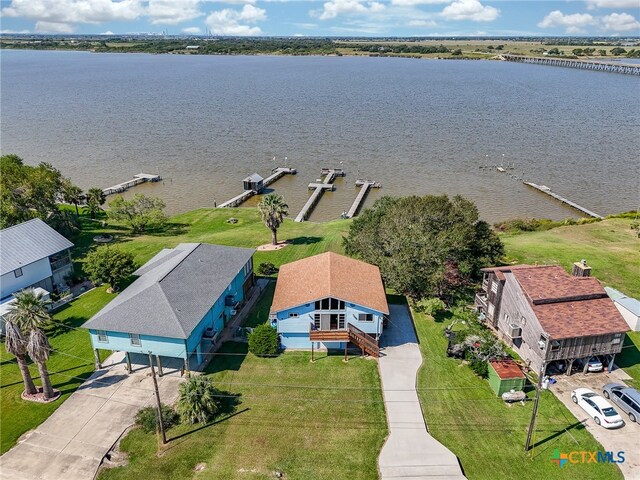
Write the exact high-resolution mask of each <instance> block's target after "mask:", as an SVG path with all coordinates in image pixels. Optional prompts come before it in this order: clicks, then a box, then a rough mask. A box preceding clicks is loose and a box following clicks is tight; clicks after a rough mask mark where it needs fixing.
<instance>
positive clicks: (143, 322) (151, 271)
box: [83, 243, 254, 338]
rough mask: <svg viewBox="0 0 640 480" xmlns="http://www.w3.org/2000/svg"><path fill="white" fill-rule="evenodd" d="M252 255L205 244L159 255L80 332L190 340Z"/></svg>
mask: <svg viewBox="0 0 640 480" xmlns="http://www.w3.org/2000/svg"><path fill="white" fill-rule="evenodd" d="M253 252H254V250H253V249H248V248H236V247H226V246H222V245H210V244H206V243H181V244H180V245H178V246H177V247H176V248H173V249H164V250H162V251H160V252H159V253H158V254H157V255H156V256H155V257H153V258H152V259H151V260H149V261H148V262H147V263H146V264H145V265H143V266H142V267H141V268H139V269H138V270H137V271H136V272H135V274H136V275H140V277H139V278H138V279H137V280H136V281H135V282H133V283H132V284H131V285H129V286H128V287H127V288H126V289H125V290H123V291H122V293H120V294H119V295H118V296H117V297H116V298H115V299H114V300H112V301H111V302H110V303H109V304H108V305H107V306H105V307H104V308H103V309H102V310H100V311H99V312H98V313H97V314H96V315H94V316H93V317H92V318H91V319H90V320H89V321H88V322H86V323H85V324H84V325H83V327H84V328H91V329H95V330H107V331H114V332H124V333H138V334H144V335H157V336H160V337H169V338H189V335H190V334H191V332H192V331H193V329H194V328H195V327H196V326H197V325H198V323H199V322H200V320H202V318H203V317H204V315H205V314H206V313H207V312H208V311H209V309H211V307H212V306H213V304H214V302H215V301H216V300H217V299H218V298H220V296H222V295H223V294H224V293H225V290H226V289H227V287H228V286H229V285H230V284H231V282H232V281H233V279H234V278H235V277H236V275H237V274H238V273H239V272H240V271H241V270H242V269H243V268H244V266H245V265H246V263H247V262H248V261H249V259H250V258H251V256H252V255H253Z"/></svg>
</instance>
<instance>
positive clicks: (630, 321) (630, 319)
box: [613, 301, 640, 332]
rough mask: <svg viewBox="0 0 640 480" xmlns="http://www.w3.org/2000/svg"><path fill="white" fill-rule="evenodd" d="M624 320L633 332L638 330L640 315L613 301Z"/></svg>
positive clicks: (639, 330)
mask: <svg viewBox="0 0 640 480" xmlns="http://www.w3.org/2000/svg"><path fill="white" fill-rule="evenodd" d="M613 303H614V305H615V306H616V308H617V309H618V311H619V312H620V315H622V318H624V321H625V322H627V325H629V328H630V329H631V330H633V331H634V332H640V317H639V316H638V315H636V314H635V313H633V312H632V311H631V310H628V309H627V308H626V307H625V306H624V305H620V304H619V303H618V302H616V301H614V302H613Z"/></svg>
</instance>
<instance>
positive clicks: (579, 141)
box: [0, 50, 640, 222]
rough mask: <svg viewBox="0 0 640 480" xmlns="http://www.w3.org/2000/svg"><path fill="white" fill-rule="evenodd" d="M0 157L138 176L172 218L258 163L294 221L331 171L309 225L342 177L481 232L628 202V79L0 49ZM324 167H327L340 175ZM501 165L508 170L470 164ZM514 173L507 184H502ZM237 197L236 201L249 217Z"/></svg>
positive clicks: (342, 184)
mask: <svg viewBox="0 0 640 480" xmlns="http://www.w3.org/2000/svg"><path fill="white" fill-rule="evenodd" d="M0 66H1V86H2V89H1V103H2V106H1V118H0V120H1V131H0V133H1V148H2V153H3V154H4V153H16V154H18V155H20V156H21V157H23V158H24V159H25V161H27V162H28V163H37V162H40V161H47V162H50V163H52V164H53V165H54V166H55V167H57V168H59V169H60V170H62V172H63V173H64V174H65V175H67V176H69V177H71V179H72V180H73V181H75V182H76V183H77V184H78V185H80V186H81V187H83V188H89V187H92V186H100V187H108V186H111V185H113V184H116V183H119V182H123V181H125V180H128V179H129V178H131V176H132V175H134V174H136V173H140V172H145V173H160V174H161V175H162V176H163V177H164V179H165V180H164V181H163V182H162V183H157V184H148V185H142V186H139V187H135V188H134V189H132V190H131V191H130V193H131V192H144V193H146V194H152V195H157V196H160V197H162V198H164V199H165V201H166V203H167V206H168V211H169V212H170V213H177V212H182V211H187V210H191V209H194V208H198V207H211V206H213V205H214V202H217V203H218V204H219V203H222V202H223V201H225V200H227V199H229V198H231V197H233V196H234V195H236V194H238V193H240V192H241V190H242V183H241V180H242V178H244V177H245V176H247V175H248V174H250V173H253V172H254V171H255V172H258V173H260V174H261V175H263V176H265V177H266V176H267V174H268V173H269V172H270V170H271V169H272V168H273V167H274V162H273V160H272V158H273V157H274V156H277V157H278V161H277V164H278V165H279V166H281V165H283V158H284V156H287V157H288V166H291V167H295V168H297V169H298V175H296V176H287V177H285V178H283V179H282V180H279V181H278V182H276V183H275V184H274V185H273V188H274V189H275V191H277V192H278V193H281V194H282V195H284V197H285V199H286V200H287V202H288V203H289V206H290V210H291V214H292V216H295V215H296V214H297V212H298V211H299V210H300V208H301V207H302V205H303V204H304V202H305V201H306V199H307V198H308V196H309V191H308V189H307V184H308V183H309V182H313V181H315V180H316V179H317V178H319V175H320V169H321V168H323V167H340V166H342V167H343V168H344V169H345V170H346V171H347V176H346V177H345V178H343V179H339V180H338V181H337V182H336V191H334V192H331V193H327V194H325V195H324V197H323V198H322V199H321V200H320V202H319V204H318V206H317V208H316V210H315V212H314V213H313V215H312V216H311V218H310V220H313V221H324V220H328V219H332V218H337V217H339V215H340V213H341V212H342V211H343V210H347V209H348V208H349V206H350V204H351V202H352V201H353V199H354V198H355V196H356V194H357V190H356V188H355V186H354V182H355V180H356V178H358V177H368V178H371V179H374V180H377V181H379V182H381V183H382V187H383V188H382V189H380V190H376V191H373V192H372V193H371V195H369V197H368V199H367V204H371V202H373V201H374V200H375V199H376V198H378V197H379V196H380V195H383V194H388V195H410V194H418V195H421V194H441V193H447V194H450V195H453V194H462V195H465V196H466V197H468V198H470V199H471V200H473V201H475V202H476V203H477V204H478V207H479V209H480V212H481V215H482V217H483V218H485V219H487V220H489V221H492V222H493V221H496V220H499V219H505V218H510V217H515V216H527V217H551V218H556V219H558V218H565V217H568V216H575V215H576V212H575V211H573V210H571V209H569V208H568V207H564V206H562V205H560V204H559V203H558V202H556V201H555V200H553V199H551V198H549V197H547V196H545V195H543V194H541V193H539V192H536V191H534V190H532V189H531V188H529V187H527V186H524V185H523V184H522V183H521V182H520V181H519V180H518V179H517V178H524V179H526V180H528V181H532V182H534V183H538V184H545V185H547V186H549V187H551V188H552V189H553V190H554V191H556V192H557V193H560V194H562V195H564V196H566V197H568V198H569V199H571V200H573V201H575V202H577V203H579V204H581V205H583V206H584V207H586V208H589V209H591V210H593V211H595V212H598V213H601V214H609V213H614V212H618V211H623V210H630V209H634V208H637V207H638V206H639V204H640V193H639V192H640V181H639V178H640V157H639V152H640V135H639V133H640V128H639V127H640V95H638V93H639V92H640V88H639V87H640V79H639V78H638V77H634V76H630V75H619V74H606V73H601V72H591V71H582V70H574V69H569V68H556V67H544V66H538V65H526V64H518V63H511V62H490V61H444V60H410V59H397V58H356V57H341V58H339V57H272V56H255V57H252V56H229V57H226V56H195V55H194V56H179V55H145V54H92V53H86V52H48V51H11V50H3V51H2V53H1V63H0ZM341 162H342V163H341ZM503 162H504V164H505V165H506V164H513V165H514V170H513V171H512V172H510V173H511V174H505V173H498V172H497V171H496V170H495V169H480V168H479V167H480V166H482V165H486V164H492V165H493V164H500V163H503ZM514 177H516V178H514ZM255 203H256V200H255V199H253V200H252V201H251V202H249V203H248V204H249V205H251V204H255Z"/></svg>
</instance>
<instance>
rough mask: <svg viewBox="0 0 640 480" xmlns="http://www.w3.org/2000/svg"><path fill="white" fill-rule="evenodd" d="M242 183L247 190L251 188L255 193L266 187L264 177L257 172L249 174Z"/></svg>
mask: <svg viewBox="0 0 640 480" xmlns="http://www.w3.org/2000/svg"><path fill="white" fill-rule="evenodd" d="M242 183H243V185H244V190H245V191H247V190H250V191H252V192H254V193H260V192H261V191H262V189H263V188H264V178H262V177H261V176H260V175H258V174H257V173H253V174H251V175H249V176H248V177H247V178H245V179H244V180H243V181H242Z"/></svg>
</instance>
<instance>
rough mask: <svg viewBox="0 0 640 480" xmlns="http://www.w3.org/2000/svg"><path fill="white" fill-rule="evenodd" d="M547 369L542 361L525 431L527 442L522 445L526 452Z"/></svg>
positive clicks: (529, 444)
mask: <svg viewBox="0 0 640 480" xmlns="http://www.w3.org/2000/svg"><path fill="white" fill-rule="evenodd" d="M546 370H547V362H542V368H541V369H540V373H539V374H538V385H537V386H536V399H535V401H534V402H533V412H531V421H530V422H529V432H528V433H527V444H526V445H525V447H524V451H525V452H528V451H529V447H530V446H531V436H532V435H533V427H534V426H535V423H536V416H537V415H538V403H540V389H541V388H542V378H543V376H544V372H545V371H546Z"/></svg>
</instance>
